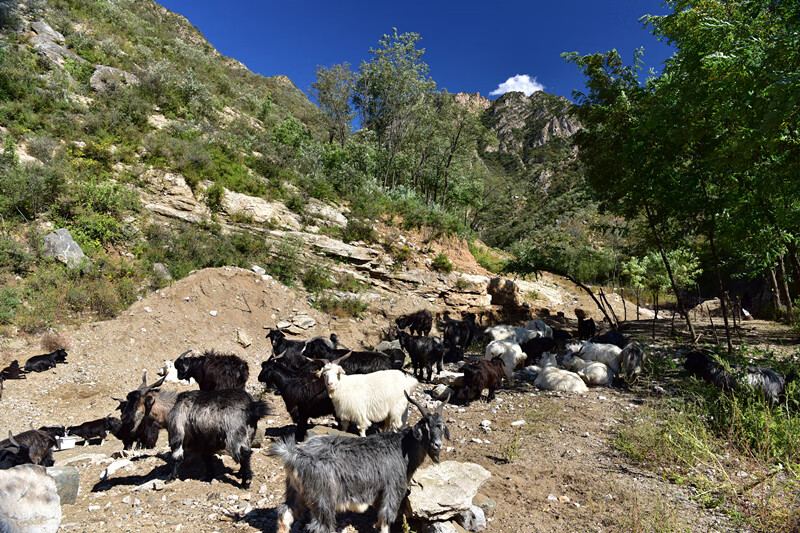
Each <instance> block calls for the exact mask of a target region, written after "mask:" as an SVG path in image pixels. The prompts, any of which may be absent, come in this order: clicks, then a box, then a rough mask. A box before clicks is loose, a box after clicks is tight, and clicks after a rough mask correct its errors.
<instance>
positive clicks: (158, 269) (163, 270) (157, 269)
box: [153, 263, 172, 280]
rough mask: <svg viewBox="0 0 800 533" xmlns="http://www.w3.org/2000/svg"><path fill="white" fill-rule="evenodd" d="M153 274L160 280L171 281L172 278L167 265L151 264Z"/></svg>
mask: <svg viewBox="0 0 800 533" xmlns="http://www.w3.org/2000/svg"><path fill="white" fill-rule="evenodd" d="M153 274H155V275H156V276H158V277H160V278H161V279H166V280H171V279H172V276H171V275H170V273H169V269H168V268H167V265H165V264H164V263H153Z"/></svg>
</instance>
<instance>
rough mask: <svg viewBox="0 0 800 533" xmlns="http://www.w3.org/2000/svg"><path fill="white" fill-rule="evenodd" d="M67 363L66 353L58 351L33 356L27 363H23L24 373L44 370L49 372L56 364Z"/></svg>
mask: <svg viewBox="0 0 800 533" xmlns="http://www.w3.org/2000/svg"><path fill="white" fill-rule="evenodd" d="M66 362H67V352H66V351H64V350H62V349H60V348H59V349H58V350H55V351H54V352H51V353H46V354H43V355H34V356H33V357H31V358H30V359H28V360H27V361H25V371H26V372H44V371H45V370H49V369H51V368H55V367H56V363H66Z"/></svg>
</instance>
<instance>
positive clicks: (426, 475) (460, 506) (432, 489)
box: [408, 461, 491, 521]
mask: <svg viewBox="0 0 800 533" xmlns="http://www.w3.org/2000/svg"><path fill="white" fill-rule="evenodd" d="M490 476H491V474H490V473H489V471H488V470H486V469H485V468H483V467H482V466H480V465H476V464H473V463H459V462H456V461H443V462H441V463H438V464H434V465H431V466H429V467H427V468H421V469H419V470H417V471H416V473H415V474H414V477H412V478H411V482H410V483H409V490H410V492H409V495H408V506H409V511H410V513H411V517H412V518H414V519H420V520H426V521H439V520H447V519H449V518H452V517H454V516H456V515H458V514H460V513H461V512H463V511H467V510H469V509H470V508H471V507H472V499H473V498H474V497H475V495H476V494H477V493H478V490H479V489H480V488H481V486H482V485H483V484H484V483H485V482H486V481H487V480H488V479H489V477H490Z"/></svg>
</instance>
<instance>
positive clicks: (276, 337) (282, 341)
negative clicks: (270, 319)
mask: <svg viewBox="0 0 800 533" xmlns="http://www.w3.org/2000/svg"><path fill="white" fill-rule="evenodd" d="M267 338H268V339H269V341H270V343H271V344H272V353H273V354H275V355H278V354H283V355H284V357H288V359H287V362H289V361H291V362H292V363H294V362H298V363H301V362H302V360H301V359H297V360H296V361H295V356H299V355H300V354H301V353H302V351H303V348H305V346H306V341H304V340H291V339H287V338H286V335H285V334H284V333H283V331H281V330H279V329H270V330H269V333H267Z"/></svg>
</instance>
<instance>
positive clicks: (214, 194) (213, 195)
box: [206, 183, 225, 213]
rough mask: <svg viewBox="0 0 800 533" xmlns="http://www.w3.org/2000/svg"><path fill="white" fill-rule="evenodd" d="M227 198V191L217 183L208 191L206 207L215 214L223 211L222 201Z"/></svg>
mask: <svg viewBox="0 0 800 533" xmlns="http://www.w3.org/2000/svg"><path fill="white" fill-rule="evenodd" d="M223 198H225V189H224V188H223V187H222V185H220V184H219V183H215V184H214V185H212V186H211V187H209V188H208V189H206V205H207V206H208V208H209V209H211V211H212V212H214V213H219V212H220V211H222V200H223Z"/></svg>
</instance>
